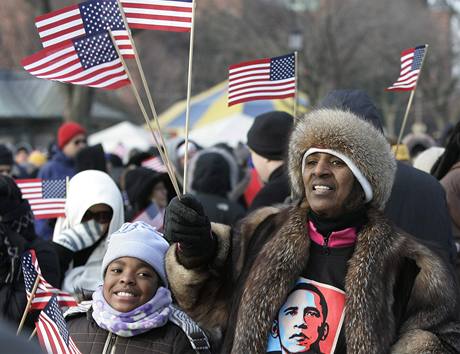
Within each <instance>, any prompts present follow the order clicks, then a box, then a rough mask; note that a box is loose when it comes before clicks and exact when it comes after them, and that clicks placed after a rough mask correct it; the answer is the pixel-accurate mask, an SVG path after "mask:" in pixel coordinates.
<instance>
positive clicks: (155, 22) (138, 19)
mask: <svg viewBox="0 0 460 354" xmlns="http://www.w3.org/2000/svg"><path fill="white" fill-rule="evenodd" d="M121 6H122V7H123V11H124V12H125V15H126V20H127V22H128V25H129V27H130V28H139V29H146V30H157V31H168V32H190V31H191V29H192V10H193V0H121Z"/></svg>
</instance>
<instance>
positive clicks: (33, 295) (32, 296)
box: [16, 273, 40, 336]
mask: <svg viewBox="0 0 460 354" xmlns="http://www.w3.org/2000/svg"><path fill="white" fill-rule="evenodd" d="M39 283H40V276H39V274H38V273H37V278H36V279H35V283H34V286H33V288H32V292H31V293H30V296H29V300H28V301H27V305H26V308H25V309H24V313H23V314H22V318H21V322H20V323H19V327H18V330H17V332H16V335H17V336H18V335H19V333H21V330H22V327H23V326H24V323H25V322H26V317H27V314H28V313H29V310H30V306H31V305H32V300H33V299H34V297H35V293H36V292H37V289H38V284H39Z"/></svg>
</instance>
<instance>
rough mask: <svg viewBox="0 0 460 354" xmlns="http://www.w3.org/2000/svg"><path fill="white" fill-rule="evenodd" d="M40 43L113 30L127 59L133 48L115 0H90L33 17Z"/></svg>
mask: <svg viewBox="0 0 460 354" xmlns="http://www.w3.org/2000/svg"><path fill="white" fill-rule="evenodd" d="M35 25H36V26H37V29H38V34H39V36H40V38H41V40H42V44H43V47H45V48H49V49H51V48H54V47H56V46H59V45H60V44H61V43H62V42H66V41H67V40H69V39H73V38H77V37H81V36H83V35H94V34H98V33H100V32H104V31H106V30H108V29H110V30H112V33H113V35H114V37H115V42H116V43H117V45H118V47H119V48H120V52H121V54H122V55H123V57H124V58H126V59H132V58H134V51H133V47H132V45H131V42H130V40H129V36H128V32H127V31H126V28H125V26H124V23H123V18H122V17H121V12H120V9H119V7H118V3H117V0H89V1H84V2H82V3H80V4H78V5H72V6H67V7H64V8H63V9H60V10H56V11H53V12H50V13H47V14H45V15H41V16H38V17H37V18H35Z"/></svg>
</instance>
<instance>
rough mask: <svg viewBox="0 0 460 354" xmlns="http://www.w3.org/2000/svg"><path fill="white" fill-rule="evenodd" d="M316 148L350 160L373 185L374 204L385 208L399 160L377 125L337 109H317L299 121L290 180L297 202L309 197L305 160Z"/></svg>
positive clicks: (292, 142) (291, 154) (291, 150)
mask: <svg viewBox="0 0 460 354" xmlns="http://www.w3.org/2000/svg"><path fill="white" fill-rule="evenodd" d="M312 148H316V149H329V150H332V151H333V152H336V153H339V154H341V155H342V156H345V157H346V158H347V159H349V160H350V161H351V163H352V164H353V165H354V166H355V167H356V170H357V171H359V173H361V174H362V176H363V177H364V179H365V180H367V181H368V183H369V185H370V188H371V190H372V200H370V201H369V203H370V205H371V206H373V207H375V208H377V209H383V208H384V207H385V203H386V201H387V200H388V198H389V196H390V193H391V188H392V186H393V180H394V175H395V171H396V161H395V159H394V156H393V154H392V153H391V150H390V145H389V144H388V142H387V141H386V140H385V137H384V136H383V134H382V133H381V132H379V131H378V130H377V129H376V128H375V127H374V126H372V125H371V124H370V123H368V122H367V121H365V120H363V119H361V118H360V117H358V116H357V115H355V114H353V113H351V112H346V111H342V110H337V109H318V110H314V111H311V112H310V113H308V114H307V115H305V116H304V117H303V118H302V119H299V120H298V122H297V124H296V127H295V129H294V131H293V133H292V135H291V139H290V142H289V177H290V180H291V186H292V190H293V192H294V197H295V198H296V199H304V198H305V187H304V183H303V177H302V161H303V157H304V155H305V153H306V152H307V151H308V150H310V149H312ZM344 162H345V163H346V161H345V160H344ZM347 165H348V166H349V167H350V165H351V164H347ZM350 169H351V168H350ZM353 173H354V175H355V176H357V173H355V171H353ZM357 179H358V181H359V178H357ZM364 179H363V180H364ZM359 182H360V183H361V185H362V186H363V183H362V181H359ZM363 190H364V188H363ZM364 192H365V193H366V190H364ZM366 197H367V195H366Z"/></svg>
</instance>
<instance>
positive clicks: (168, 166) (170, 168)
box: [117, 0, 180, 197]
mask: <svg viewBox="0 0 460 354" xmlns="http://www.w3.org/2000/svg"><path fill="white" fill-rule="evenodd" d="M117 3H118V7H119V9H120V13H121V17H122V18H123V23H124V25H125V28H126V32H128V37H129V41H130V42H131V46H132V47H133V51H134V58H135V60H136V64H137V68H138V70H139V74H140V76H141V80H142V84H143V86H144V90H145V92H146V94H147V99H148V102H149V106H150V110H151V112H152V114H153V118H154V121H155V123H156V126H157V130H158V133H159V135H160V140H161V144H162V146H161V147H160V146H159V145H158V144H157V147H158V151H159V152H160V156H162V149H164V151H163V155H164V157H163V156H162V159H163V162H164V164H165V166H166V169H167V170H168V171H169V173H170V177H171V175H172V176H174V180H171V182H172V183H173V184H175V187H177V189H179V185H178V183H177V179H176V175H175V169H174V165H173V164H172V163H171V160H170V159H169V154H168V151H167V149H166V142H165V140H164V138H163V133H162V131H161V126H160V121H159V119H158V114H157V111H156V109H155V105H154V104H153V99H152V95H151V93H150V88H149V85H148V83H147V80H146V79H145V74H144V70H143V68H142V64H141V61H140V59H139V54H138V52H137V48H136V44H135V43H134V38H133V36H132V33H131V29H130V28H129V26H128V21H127V19H126V15H125V12H124V10H123V6H122V5H121V2H120V0H117ZM147 125H148V126H149V128H150V130H152V128H151V126H150V121H149V123H148V124H147ZM165 159H166V160H165ZM178 196H179V197H180V195H178Z"/></svg>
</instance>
